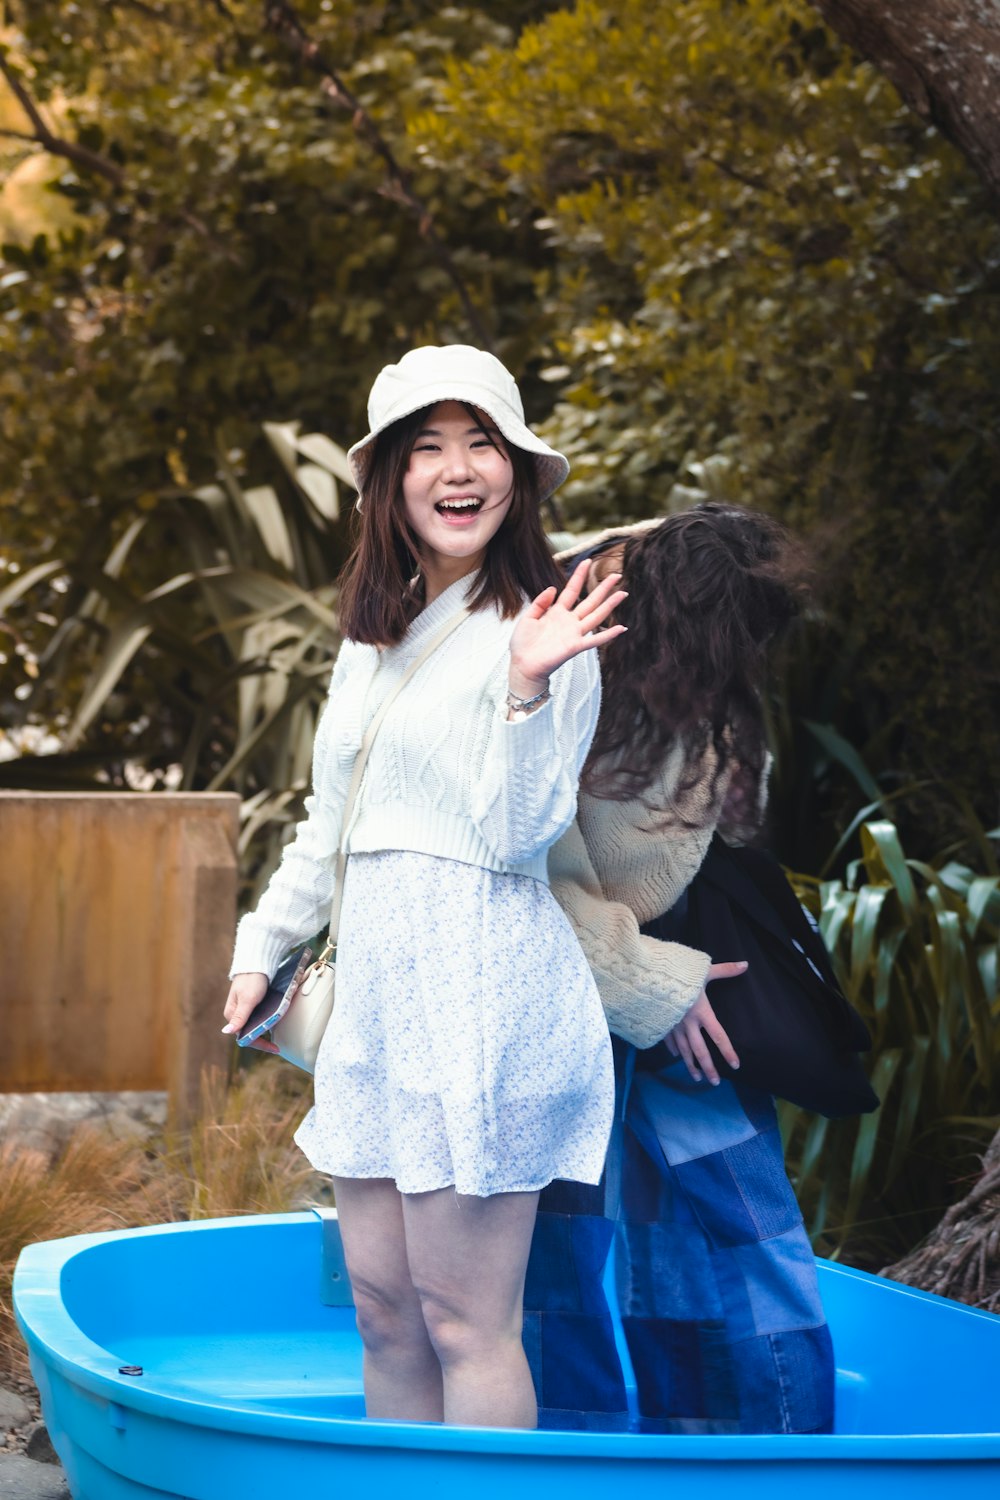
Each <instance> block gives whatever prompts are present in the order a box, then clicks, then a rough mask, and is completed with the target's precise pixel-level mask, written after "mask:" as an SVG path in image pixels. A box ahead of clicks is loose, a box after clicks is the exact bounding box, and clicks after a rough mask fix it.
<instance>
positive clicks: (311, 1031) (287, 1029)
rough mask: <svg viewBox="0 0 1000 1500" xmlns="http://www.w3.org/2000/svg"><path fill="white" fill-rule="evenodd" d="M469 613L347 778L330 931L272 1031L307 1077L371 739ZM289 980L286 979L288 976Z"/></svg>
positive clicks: (327, 1007) (320, 1026) (326, 1004)
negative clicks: (348, 851)
mask: <svg viewBox="0 0 1000 1500" xmlns="http://www.w3.org/2000/svg"><path fill="white" fill-rule="evenodd" d="M468 613H469V611H468V610H467V609H462V610H459V611H458V613H457V614H454V615H452V617H451V619H450V620H448V621H447V623H446V624H444V625H442V627H441V629H440V630H439V631H437V632H436V634H435V635H434V636H432V638H431V640H430V641H428V643H427V645H426V646H425V647H424V649H423V650H422V651H421V652H420V654H419V655H418V656H417V657H416V658H415V660H414V661H412V662H411V663H410V665H409V667H408V668H407V669H406V671H405V672H404V673H403V675H402V677H401V678H400V679H399V681H398V682H397V683H396V686H395V687H394V688H393V689H392V691H391V692H390V693H389V695H388V697H387V698H386V699H385V701H384V702H383V703H382V705H381V707H380V708H379V710H378V712H377V713H376V715H375V717H374V718H373V719H372V721H371V723H370V724H369V726H368V730H367V732H366V734H365V736H364V739H363V740H362V741H361V748H360V749H359V751H358V754H357V758H356V760H355V762H354V770H353V772H352V773H351V782H350V785H349V787H348V789H347V795H346V797H345V798H344V816H343V819H342V821H341V826H340V840H339V844H338V847H337V865H336V870H335V872H334V882H333V902H332V905H331V908H330V929H329V936H328V937H327V941H326V945H325V947H324V949H323V951H322V953H321V954H320V956H319V958H317V959H316V961H315V962H314V963H312V964H310V965H309V967H308V968H307V969H306V971H305V973H304V974H303V976H302V979H301V980H300V981H299V984H298V986H297V987H296V989H295V991H294V993H293V995H292V1001H291V1004H290V1005H289V1007H288V1010H287V1011H286V1012H285V1014H284V1016H282V1018H281V1020H280V1021H278V1023H277V1024H276V1025H275V1026H274V1028H273V1029H272V1031H271V1039H272V1040H273V1042H274V1044H275V1046H276V1047H277V1049H278V1052H279V1054H280V1056H282V1057H283V1058H285V1060H286V1061H287V1062H290V1063H294V1064H295V1066H296V1067H297V1068H302V1069H304V1070H305V1072H307V1073H313V1072H315V1070H316V1057H317V1054H318V1053H319V1048H320V1043H321V1042H322V1040H323V1036H324V1034H325V1032H326V1028H327V1026H328V1024H329V1021H330V1016H331V1015H332V1013H333V994H334V987H335V984H336V978H337V964H336V954H337V934H338V932H339V930H340V908H341V905H342V904H343V899H344V875H345V873H346V871H347V842H348V837H349V835H350V830H351V826H352V822H353V817H354V808H355V805H356V803H357V799H358V793H359V791H360V789H361V781H362V778H363V777H364V774H365V767H366V766H367V764H368V757H369V755H370V754H371V748H372V745H373V744H374V743H375V736H376V735H377V734H378V731H379V729H380V728H381V726H382V722H383V720H384V719H385V716H386V714H387V713H388V712H389V709H390V707H391V706H392V704H393V703H394V702H395V700H396V698H397V697H398V695H399V694H400V693H401V692H402V691H403V688H404V687H406V685H407V683H408V682H409V681H410V679H411V678H412V677H413V676H414V675H415V673H416V672H417V671H418V669H419V668H420V667H422V666H423V664H424V662H425V661H426V660H427V658H428V657H429V656H431V655H432V654H433V653H434V652H435V651H436V650H437V648H438V646H440V645H441V644H442V643H443V642H444V641H445V640H446V639H447V637H448V636H449V635H451V633H452V631H453V630H455V629H456V628H457V627H458V626H459V625H461V623H462V621H463V620H464V619H465V618H466V616H467V615H468ZM297 958H298V955H297V954H293V955H291V956H290V957H289V958H288V959H286V960H285V961H284V964H283V965H282V967H281V968H280V969H279V970H278V973H277V975H276V976H275V979H274V981H273V983H272V988H274V987H275V986H280V980H281V976H282V972H283V971H287V968H288V965H289V964H290V965H291V970H292V971H294V968H295V962H296V961H297ZM289 977H291V974H290V973H289Z"/></svg>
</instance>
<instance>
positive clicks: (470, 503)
mask: <svg viewBox="0 0 1000 1500" xmlns="http://www.w3.org/2000/svg"><path fill="white" fill-rule="evenodd" d="M482 508H483V501H482V500H481V499H480V497H479V496H478V495H459V496H457V497H456V498H455V499H454V500H439V501H438V502H437V504H436V505H435V507H434V509H435V510H436V511H437V513H438V515H439V516H455V517H459V516H474V515H477V514H478V512H479V511H481V510H482Z"/></svg>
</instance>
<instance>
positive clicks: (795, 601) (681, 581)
mask: <svg viewBox="0 0 1000 1500" xmlns="http://www.w3.org/2000/svg"><path fill="white" fill-rule="evenodd" d="M622 540H625V537H624V536H623V538H622ZM613 542H614V539H613V538H612V539H611V543H610V544H613ZM622 571H623V573H624V575H625V577H624V586H625V587H626V588H627V589H628V591H629V594H628V598H627V599H626V600H625V601H624V603H623V604H622V605H621V606H620V607H619V609H618V610H617V611H616V613H615V619H616V620H618V621H620V622H621V623H622V624H623V625H627V626H628V630H627V631H626V633H625V634H624V635H620V636H618V637H616V639H615V640H613V641H611V642H610V643H609V644H608V645H607V646H606V647H605V648H604V650H603V652H602V657H601V676H602V682H603V697H602V703H601V716H600V720H599V722H598V726H597V733H596V735H595V736H594V742H593V745H592V746H591V750H590V755H589V756H588V759H587V764H586V767H585V769H584V773H583V778H582V784H583V786H584V788H585V790H587V791H588V792H590V793H591V794H592V795H594V796H597V797H603V798H608V799H612V800H621V801H626V800H630V799H631V798H633V797H636V796H640V795H641V794H642V793H643V792H645V791H646V790H647V789H648V788H649V787H650V786H651V785H652V784H653V782H654V781H655V779H656V777H657V776H658V774H659V773H660V771H661V770H662V767H663V763H664V761H665V760H666V758H667V756H668V755H669V754H670V753H671V751H673V750H674V748H675V747H676V746H677V744H678V743H680V744H681V745H682V746H683V749H684V771H683V773H682V776H681V781H680V785H679V787H678V792H677V800H676V805H675V809H674V813H675V814H676V815H679V816H680V818H681V819H682V821H683V806H684V798H685V794H686V793H688V792H690V791H691V790H692V789H693V788H694V787H695V786H697V785H699V783H700V782H701V780H702V778H703V777H704V775H705V769H706V765H708V764H711V765H712V772H711V775H712V780H711V783H710V786H709V797H710V801H711V802H713V803H714V802H716V801H717V792H718V788H719V785H720V781H721V779H722V777H723V775H724V773H725V772H726V771H727V770H730V769H735V767H737V766H738V767H739V770H740V774H741V778H745V784H746V785H749V786H756V785H757V784H758V781H759V778H760V776H761V774H762V772H763V766H764V760H765V756H766V742H765V734H764V718H763V708H762V703H761V693H762V689H763V685H764V676H765V670H766V660H767V650H768V647H769V646H770V645H771V643H772V642H773V641H774V640H775V639H776V638H777V637H778V636H780V635H781V633H782V632H783V631H784V630H785V629H786V628H787V627H788V625H789V624H790V623H791V622H792V620H794V618H795V617H796V615H797V614H798V613H799V612H800V610H801V608H802V605H803V603H804V601H805V597H806V566H805V557H804V553H803V550H802V548H801V546H800V544H799V543H797V542H795V541H794V540H793V539H792V537H791V536H790V534H789V533H788V532H787V531H786V530H785V528H784V527H783V526H781V525H780V524H779V523H778V522H777V521H775V520H773V519H772V518H771V517H770V516H765V515H763V514H761V513H760V512H758V511H751V510H744V509H742V508H741V507H739V506H736V505H722V504H718V503H715V502H706V503H705V504H702V505H696V506H694V507H693V508H692V509H691V510H687V511H683V512H681V513H680V514H679V515H674V516H670V517H669V518H668V519H667V520H665V521H663V522H662V523H661V524H660V525H658V526H655V527H652V528H650V529H649V530H646V531H643V532H640V533H639V534H637V535H631V536H629V537H628V540H627V542H626V546H625V553H624V561H623V564H622ZM710 751H714V755H712V756H711V757H709V752H710Z"/></svg>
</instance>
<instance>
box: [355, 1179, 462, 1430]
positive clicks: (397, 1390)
mask: <svg viewBox="0 0 1000 1500" xmlns="http://www.w3.org/2000/svg"><path fill="white" fill-rule="evenodd" d="M334 1191H335V1193H336V1199H337V1213H338V1216H339V1219H340V1233H341V1237H342V1239H343V1242H344V1255H345V1257H346V1260H347V1269H348V1271H349V1273H350V1277H351V1287H352V1289H353V1292H354V1303H355V1307H356V1309H357V1315H358V1331H359V1333H360V1334H361V1338H362V1342H363V1344H364V1382H365V1409H366V1411H367V1413H368V1415H369V1416H370V1417H384V1418H387V1419H390V1420H395V1421H409V1422H440V1421H441V1419H442V1416H443V1415H444V1404H443V1397H442V1388H441V1366H440V1363H439V1362H438V1357H437V1354H436V1353H435V1351H434V1349H433V1347H432V1345H431V1341H430V1339H429V1338H428V1336H427V1329H426V1327H425V1325H424V1317H423V1310H422V1308H421V1305H420V1298H419V1297H418V1296H417V1293H416V1290H415V1289H414V1286H413V1282H412V1280H411V1277H410V1268H409V1265H408V1263H407V1258H406V1237H405V1231H404V1224H403V1208H402V1199H401V1197H400V1194H399V1192H398V1191H397V1188H396V1184H395V1183H394V1182H392V1181H391V1179H389V1178H374V1179H361V1178H356V1177H335V1178H334Z"/></svg>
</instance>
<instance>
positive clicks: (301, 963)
mask: <svg viewBox="0 0 1000 1500" xmlns="http://www.w3.org/2000/svg"><path fill="white" fill-rule="evenodd" d="M312 959H313V954H312V949H311V948H303V949H302V951H301V952H300V953H292V954H289V956H288V958H286V959H285V960H284V962H283V963H282V964H280V965H279V967H278V970H277V972H276V973H275V976H274V978H273V979H272V980H271V984H270V987H269V989H268V992H267V994H266V995H265V996H264V998H263V1000H261V1002H260V1004H259V1005H255V1006H254V1008H253V1010H252V1011H251V1012H250V1014H249V1016H248V1017H247V1019H246V1021H245V1022H244V1024H243V1028H242V1030H241V1031H240V1033H239V1035H238V1036H237V1038H236V1041H237V1043H238V1045H239V1046H241V1047H249V1046H250V1044H251V1042H255V1041H256V1040H257V1039H258V1037H262V1036H263V1035H264V1033H265V1032H266V1031H270V1030H271V1028H272V1027H274V1026H277V1024H278V1022H279V1021H280V1020H281V1018H282V1016H283V1015H285V1014H286V1012H287V1010H288V1007H289V1006H290V1005H291V1003H292V1001H293V1000H294V998H295V991H296V990H297V989H298V987H299V985H300V984H301V983H302V976H303V975H304V974H305V972H306V970H307V969H308V967H309V965H310V964H311V963H312Z"/></svg>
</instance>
